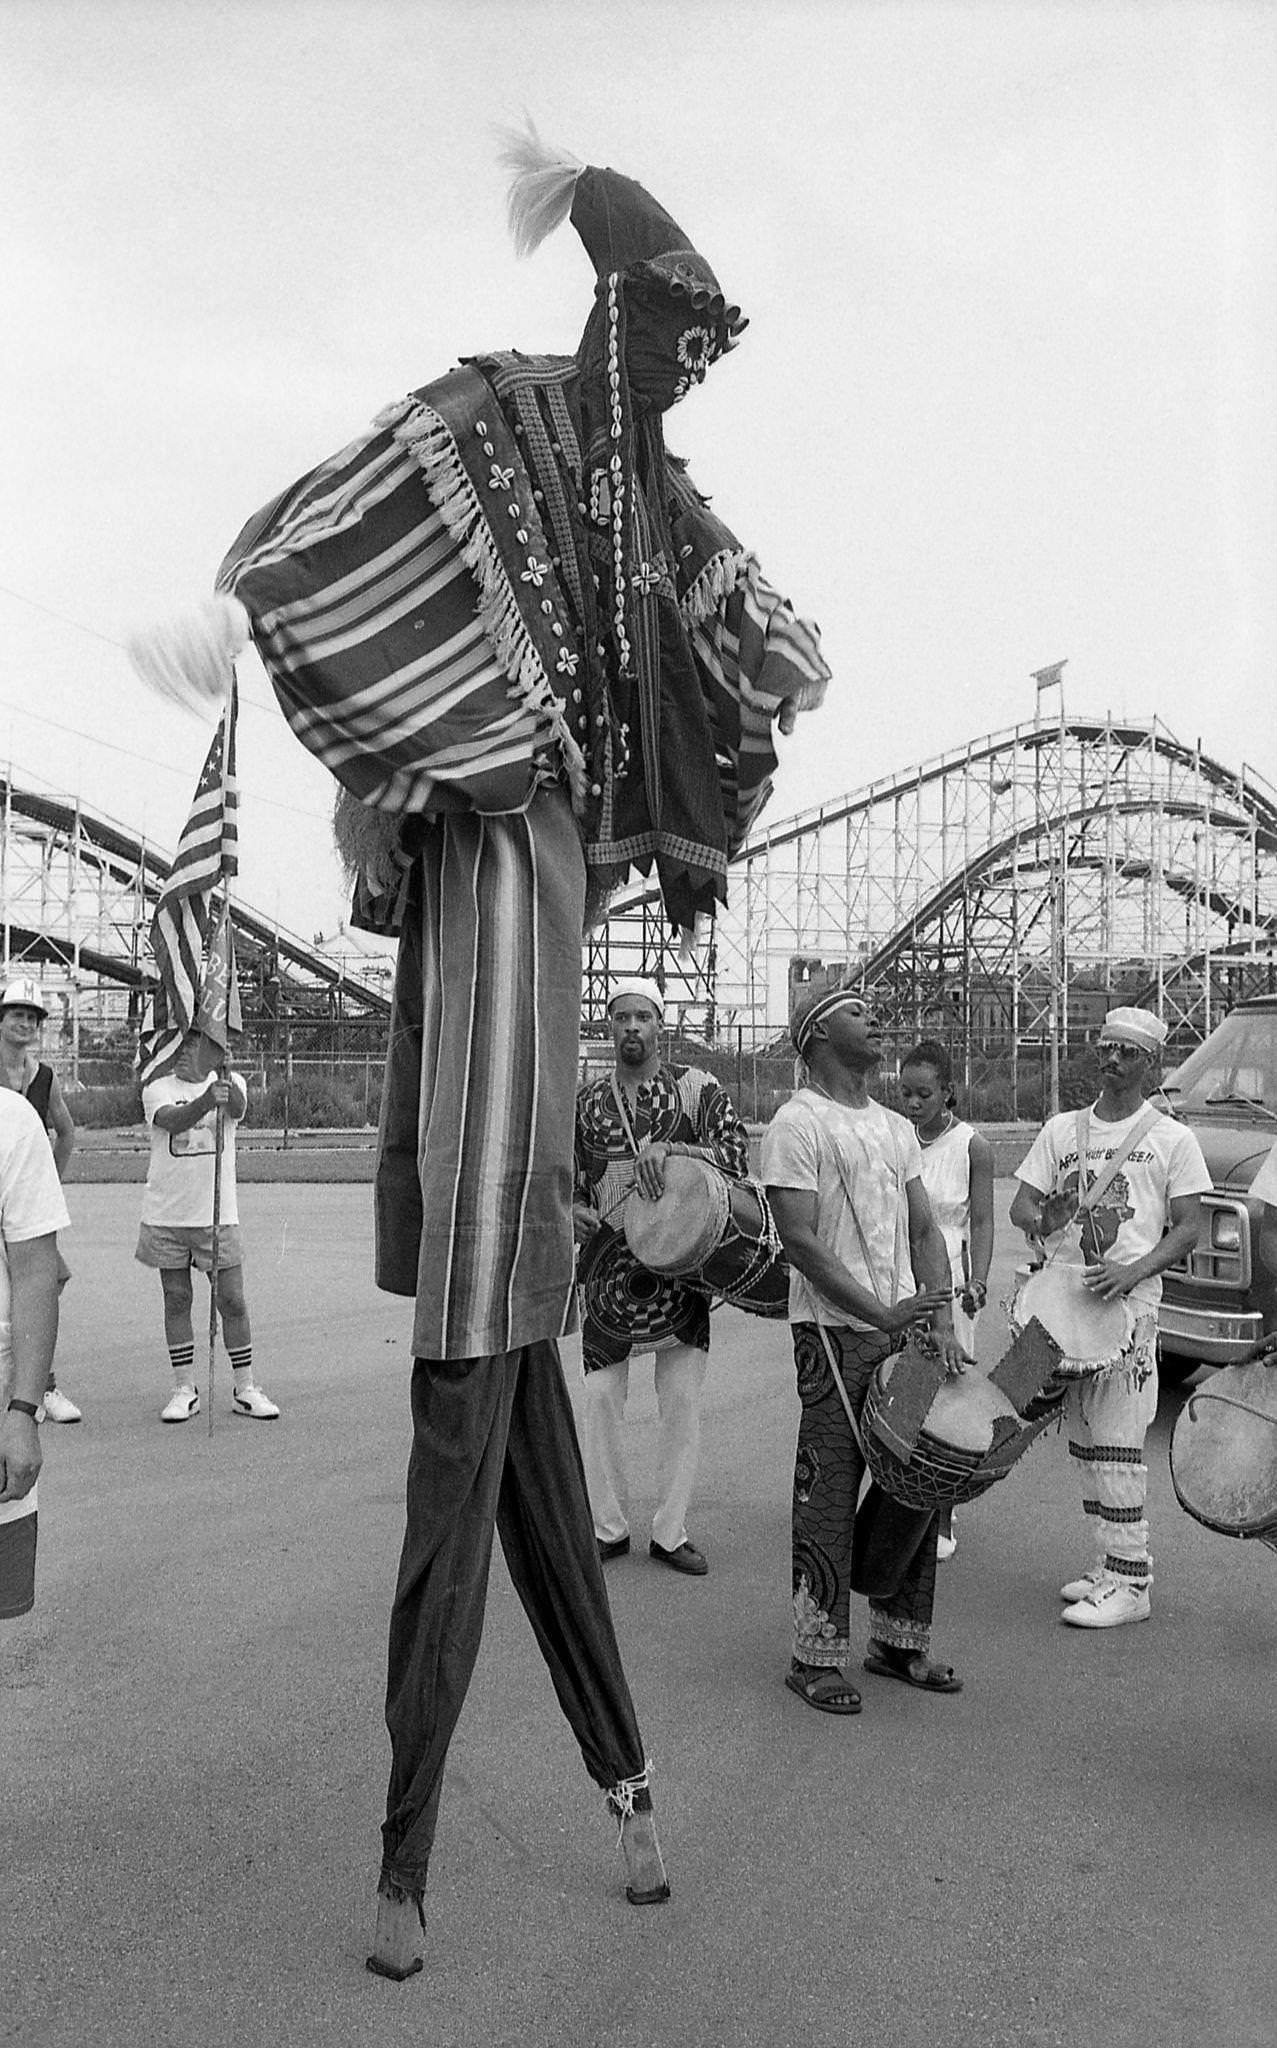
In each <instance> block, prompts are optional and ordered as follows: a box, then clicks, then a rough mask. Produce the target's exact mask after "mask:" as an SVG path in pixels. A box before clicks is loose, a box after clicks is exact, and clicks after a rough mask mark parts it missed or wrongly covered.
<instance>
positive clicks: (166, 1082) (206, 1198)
mask: <svg viewBox="0 0 1277 2048" xmlns="http://www.w3.org/2000/svg"><path fill="white" fill-rule="evenodd" d="M228 1079H229V1080H230V1083H231V1086H232V1088H238V1089H239V1090H240V1092H241V1093H242V1094H243V1095H245V1096H246V1095H247V1093H248V1090H247V1088H246V1086H245V1083H244V1077H243V1075H242V1074H231V1075H229V1076H228ZM207 1086H208V1083H207V1081H182V1080H179V1079H178V1077H177V1075H176V1074H161V1076H160V1077H159V1079H158V1080H157V1081H151V1082H148V1084H147V1086H146V1087H145V1088H144V1089H143V1090H142V1113H143V1115H144V1116H145V1118H146V1121H147V1122H148V1124H149V1125H150V1126H151V1160H150V1164H149V1166H148V1167H147V1169H146V1190H145V1192H144V1194H143V1196H142V1221H143V1222H144V1223H159V1224H167V1225H168V1226H169V1228H170V1229H173V1230H207V1229H208V1227H209V1226H210V1224H211V1223H212V1221H213V1179H214V1165H215V1159H216V1152H217V1111H216V1110H215V1109H210V1110H207V1111H206V1112H205V1114H204V1115H203V1116H202V1117H201V1118H200V1120H199V1122H198V1123H197V1124H192V1126H191V1128H190V1130H189V1131H164V1130H161V1129H160V1128H159V1127H158V1125H157V1124H156V1121H155V1112H156V1110H157V1109H162V1108H164V1107H165V1105H166V1104H170V1103H171V1104H177V1105H180V1104H182V1103H184V1102H194V1101H195V1100H196V1098H197V1097H198V1096H200V1095H202V1094H203V1093H204V1090H205V1088H206V1087H207ZM238 1121H239V1119H238V1118H237V1117H234V1116H232V1115H231V1112H230V1109H229V1107H228V1108H227V1110H226V1113H225V1122H224V1133H223V1141H222V1182H221V1203H220V1210H221V1215H220V1221H221V1222H223V1223H238V1222H239V1207H238V1197H237V1194H236V1188H235V1128H236V1125H237V1123H238Z"/></svg>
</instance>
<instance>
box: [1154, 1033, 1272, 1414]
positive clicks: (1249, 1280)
mask: <svg viewBox="0 0 1277 2048" xmlns="http://www.w3.org/2000/svg"><path fill="white" fill-rule="evenodd" d="M1162 1085H1163V1091H1164V1093H1165V1096H1166V1106H1167V1107H1168V1108H1169V1109H1170V1110H1171V1111H1173V1113H1174V1114H1175V1115H1176V1116H1177V1117H1179V1118H1180V1119H1181V1121H1182V1122H1184V1123H1186V1124H1189V1125H1191V1127H1192V1129H1193V1131H1194V1133H1195V1134H1196V1137H1197V1140H1198V1142H1199V1144H1200V1145H1201V1148H1202V1152H1203V1154H1204V1155H1205V1159H1206V1164H1207V1167H1208V1168H1209V1170H1210V1175H1211V1179H1212V1181H1213V1183H1214V1186H1213V1187H1212V1190H1211V1192H1210V1194H1209V1195H1207V1196H1205V1197H1204V1199H1203V1203H1202V1208H1203V1217H1202V1227H1201V1231H1200V1233H1199V1235H1198V1241H1197V1244H1196V1246H1195V1247H1194V1249H1193V1251H1192V1252H1190V1254H1189V1256H1188V1258H1187V1259H1185V1260H1181V1261H1180V1263H1179V1264H1178V1265H1175V1266H1172V1267H1170V1269H1169V1270H1168V1271H1167V1272H1166V1273H1165V1274H1164V1276H1163V1284H1162V1306H1161V1311H1160V1315H1159V1319H1158V1336H1159V1341H1160V1349H1161V1377H1162V1379H1163V1381H1164V1382H1166V1383H1168V1384H1170V1385H1172V1386H1173V1385H1175V1384H1177V1383H1178V1382H1179V1381H1181V1380H1184V1379H1187V1377H1188V1376H1189V1374H1190V1373H1192V1372H1194V1371H1196V1369H1197V1367H1198V1366H1200V1365H1202V1364H1206V1365H1233V1364H1235V1363H1236V1362H1237V1361H1238V1360H1239V1359H1241V1358H1243V1357H1244V1356H1245V1355H1246V1353H1247V1351H1248V1350H1249V1348H1250V1346H1251V1345H1252V1344H1253V1343H1254V1342H1255V1340H1256V1338H1257V1337H1259V1336H1260V1335H1261V1333H1262V1332H1263V1331H1264V1330H1272V1329H1273V1328H1274V1327H1275V1326H1277V1275H1274V1273H1272V1272H1271V1271H1270V1270H1269V1268H1268V1266H1267V1265H1266V1264H1265V1263H1264V1261H1263V1260H1262V1259H1261V1258H1260V1257H1259V1255H1258V1252H1259V1233H1260V1224H1261V1222H1262V1219H1263V1207H1264V1205H1263V1203H1262V1202H1256V1201H1255V1200H1253V1198H1252V1196H1251V1193H1250V1184H1251V1182H1252V1181H1253V1179H1254V1178H1255V1175H1256V1174H1257V1173H1258V1171H1259V1168H1260V1166H1261V1165H1262V1163H1263V1161H1264V1160H1265V1159H1266V1158H1267V1156H1268V1154H1269V1152H1270V1151H1271V1150H1272V1148H1273V1145H1274V1144H1277V996H1257V997H1255V998H1254V999H1253V1000H1251V1001H1249V1002H1244V1003H1239V1004H1238V1006H1237V1008H1236V1009H1235V1010H1231V1011H1230V1012H1229V1014H1228V1016H1227V1017H1225V1019H1224V1021H1223V1023H1222V1024H1220V1025H1218V1026H1217V1027H1216V1029H1215V1030H1214V1031H1212V1032H1211V1034H1210V1036H1209V1037H1208V1038H1206V1039H1205V1040H1203V1042H1202V1044H1201V1045H1199V1046H1198V1048H1197V1050H1196V1052H1194V1053H1191V1054H1190V1055H1189V1057H1188V1058H1187V1059H1186V1060H1185V1061H1184V1063H1183V1065H1182V1066H1180V1067H1177V1068H1175V1070H1174V1071H1173V1072H1172V1073H1168V1075H1167V1076H1166V1079H1165V1081H1164V1082H1163V1084H1162Z"/></svg>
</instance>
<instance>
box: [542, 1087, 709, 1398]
mask: <svg viewBox="0 0 1277 2048" xmlns="http://www.w3.org/2000/svg"><path fill="white" fill-rule="evenodd" d="M626 1109H627V1110H628V1112H629V1117H630V1124H631V1127H632V1129H633V1132H634V1137H635V1140H636V1142H637V1143H638V1145H639V1146H640V1147H641V1146H642V1145H644V1144H654V1145H655V1144H663V1145H679V1146H681V1147H682V1148H683V1149H684V1150H685V1151H686V1152H687V1153H688V1154H689V1155H690V1156H691V1157H693V1158H698V1159H705V1160H708V1161H709V1162H710V1164H711V1165H714V1166H717V1167H719V1168H721V1170H722V1171H723V1172H724V1173H726V1174H730V1175H731V1177H732V1178H733V1179H734V1180H743V1179H744V1178H745V1177H746V1175H747V1174H748V1172H749V1133H748V1132H747V1131H746V1129H745V1126H744V1124H743V1123H742V1122H741V1120H740V1118H739V1116H738V1115H737V1113H736V1110H735V1108H734V1106H733V1103H732V1099H731V1097H730V1096H729V1095H728V1093H727V1091H726V1089H725V1088H723V1087H722V1085H721V1084H720V1083H719V1082H718V1081H716V1080H715V1079H714V1076H713V1075H712V1074H707V1073H706V1072H705V1071H704V1070H703V1069H702V1068H700V1067H674V1066H661V1067H659V1068H658V1069H657V1071H656V1073H655V1074H654V1075H653V1076H652V1078H651V1080H650V1081H644V1082H642V1083H641V1084H640V1086H639V1088H638V1090H637V1093H636V1095H635V1097H634V1099H633V1101H631V1100H630V1098H629V1097H628V1096H627V1097H626ZM633 1185H634V1160H633V1154H632V1152H631V1150H630V1143H629V1139H628V1137H627V1135H626V1131H625V1126H624V1124H623V1123H622V1121H621V1115H620V1112H619V1110H618V1109H617V1106H616V1098H615V1095H614V1093H613V1085H612V1077H611V1076H610V1075H609V1076H608V1077H607V1079H606V1080H602V1081H595V1082H592V1083H591V1084H590V1086H589V1087H586V1088H583V1089H582V1090H581V1092H580V1094H579V1096H578V1097H577V1110H576V1186H575V1191H574V1192H575V1198H576V1200H577V1201H578V1202H586V1203H588V1204H589V1205H590V1207H591V1208H593V1209H596V1210H597V1211H598V1213H599V1214H600V1216H601V1217H602V1218H603V1221H602V1224H601V1225H600V1228H599V1229H598V1230H597V1231H596V1232H595V1235H594V1237H593V1238H592V1239H591V1240H590V1243H589V1244H588V1245H587V1246H586V1247H585V1249H584V1251H583V1252H582V1255H581V1265H580V1268H579V1270H578V1275H577V1277H578V1280H580V1281H581V1283H582V1285H581V1330H582V1357H583V1362H584V1365H585V1370H586V1371H587V1372H597V1371H598V1370H599V1369H600V1368H601V1367H603V1366H606V1365H615V1364H618V1363H619V1362H620V1361H621V1360H622V1359H624V1358H628V1357H629V1355H630V1352H631V1351H632V1350H634V1349H639V1350H644V1349H648V1350H650V1349H651V1347H652V1345H653V1343H654V1342H660V1341H662V1340H663V1339H672V1340H674V1341H676V1342H678V1343H682V1344H692V1345H694V1346H695V1347H696V1348H697V1350H699V1351H708V1350H709V1302H708V1300H707V1299H706V1297H705V1296H704V1295H703V1294H702V1293H700V1292H699V1291H698V1290H697V1289H696V1288H694V1287H691V1286H689V1285H688V1284H687V1282H686V1281H683V1280H666V1279H659V1278H658V1277H657V1276H656V1275H655V1274H653V1273H649V1272H648V1271H647V1269H646V1267H642V1266H640V1265H639V1264H638V1262H637V1260H636V1259H634V1258H633V1256H632V1255H631V1254H630V1252H629V1251H628V1249H627V1248H626V1245H625V1239H624V1237H623V1236H622V1235H621V1231H620V1229H619V1222H620V1211H621V1208H622V1206H623V1204H624V1201H625V1197H626V1196H627V1195H628V1194H629V1192H630V1189H631V1188H632V1187H633Z"/></svg>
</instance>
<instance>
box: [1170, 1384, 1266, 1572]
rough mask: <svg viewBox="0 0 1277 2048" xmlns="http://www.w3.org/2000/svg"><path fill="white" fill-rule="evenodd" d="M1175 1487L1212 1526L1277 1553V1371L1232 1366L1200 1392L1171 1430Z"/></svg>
mask: <svg viewBox="0 0 1277 2048" xmlns="http://www.w3.org/2000/svg"><path fill="white" fill-rule="evenodd" d="M1171 1483H1172V1484H1173V1486H1174V1488H1175V1494H1176V1498H1177V1499H1178V1501H1179V1504H1180V1506H1181V1507H1182V1508H1183V1509H1184V1510H1185V1511H1186V1512H1187V1513H1188V1514H1190V1515H1191V1516H1192V1517H1193V1519H1194V1521H1196V1522H1200V1523H1201V1524H1202V1526H1203V1527H1204V1528H1207V1529H1214V1530H1215V1531H1216V1532H1217V1533H1218V1534H1219V1535H1221V1536H1241V1537H1257V1538H1258V1539H1259V1541H1260V1542H1261V1543H1267V1544H1269V1545H1271V1547H1272V1548H1273V1549H1274V1550H1277V1370H1274V1369H1273V1368H1272V1367H1269V1366H1265V1365H1261V1364H1258V1363H1253V1364H1250V1365H1229V1366H1225V1367H1224V1368H1223V1370H1222V1371H1220V1372H1217V1373H1214V1374H1212V1376H1211V1378H1210V1379H1209V1380H1208V1381H1207V1382H1206V1384H1205V1386H1202V1387H1195V1388H1194V1389H1193V1391H1192V1392H1191V1393H1190V1394H1189V1396H1188V1399H1187V1400H1186V1401H1185V1403H1184V1406H1183V1407H1182V1408H1181V1410H1180V1412H1179V1414H1178V1415H1177V1416H1176V1418H1175V1427H1174V1429H1173V1430H1172V1432H1171Z"/></svg>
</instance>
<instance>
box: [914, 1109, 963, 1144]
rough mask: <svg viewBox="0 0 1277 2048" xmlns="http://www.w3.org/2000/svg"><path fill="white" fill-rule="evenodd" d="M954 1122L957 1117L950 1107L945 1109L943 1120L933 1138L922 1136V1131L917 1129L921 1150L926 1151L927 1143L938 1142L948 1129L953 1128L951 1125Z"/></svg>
mask: <svg viewBox="0 0 1277 2048" xmlns="http://www.w3.org/2000/svg"><path fill="white" fill-rule="evenodd" d="M956 1122H957V1118H956V1117H955V1116H954V1114H953V1111H952V1110H951V1109H946V1111H945V1113H944V1122H943V1123H942V1124H941V1126H940V1128H939V1130H938V1131H937V1132H936V1134H935V1137H934V1138H924V1137H923V1135H922V1132H921V1131H919V1133H918V1143H919V1145H920V1146H921V1147H922V1149H923V1151H924V1152H925V1151H926V1149H927V1147H928V1145H935V1144H938V1142H939V1141H940V1139H941V1138H943V1137H944V1136H945V1135H946V1134H947V1133H948V1132H949V1131H951V1130H952V1129H953V1126H954V1124H955V1123H956Z"/></svg>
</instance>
